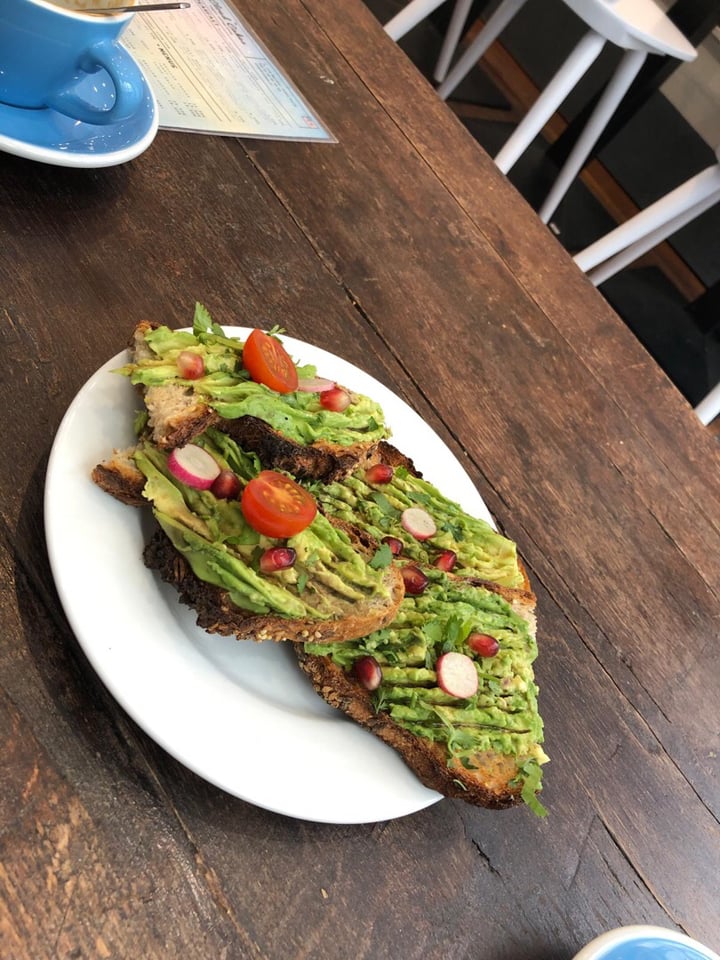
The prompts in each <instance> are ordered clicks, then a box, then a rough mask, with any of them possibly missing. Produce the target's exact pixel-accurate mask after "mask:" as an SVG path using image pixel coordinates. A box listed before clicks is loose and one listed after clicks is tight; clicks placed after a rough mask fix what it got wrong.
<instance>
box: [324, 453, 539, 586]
mask: <svg viewBox="0 0 720 960" xmlns="http://www.w3.org/2000/svg"><path fill="white" fill-rule="evenodd" d="M311 489H312V490H313V492H314V493H315V495H316V496H317V498H318V501H319V502H320V504H321V505H322V508H323V510H324V511H325V512H326V513H327V514H328V515H329V516H331V517H338V518H340V519H344V520H348V521H350V522H352V523H355V524H356V525H357V526H360V527H362V528H363V529H364V530H366V531H367V532H368V533H369V534H370V535H371V536H372V537H374V538H375V539H376V540H378V541H380V540H382V539H383V537H387V536H392V537H396V538H397V539H399V540H401V541H402V543H403V557H406V558H408V559H410V560H414V561H416V562H417V563H420V564H423V565H424V566H429V565H432V564H433V562H434V560H435V558H436V557H437V556H438V554H439V553H441V552H442V551H444V550H452V551H453V552H454V553H455V554H456V555H457V563H456V566H455V567H454V568H453V573H454V574H457V575H458V576H461V577H475V578H479V579H482V580H490V581H491V582H493V583H499V584H502V585H503V586H506V587H520V586H522V585H523V583H524V582H525V578H524V576H523V573H522V571H521V569H520V566H519V563H518V556H517V547H516V546H515V544H514V543H513V542H512V540H508V539H507V537H504V536H502V534H500V533H498V532H497V531H496V530H494V529H493V528H492V527H491V526H490V524H489V523H486V522H485V521H484V520H481V519H479V518H476V517H472V516H470V514H468V513H467V512H466V511H465V510H463V509H462V507H461V506H460V505H459V504H457V503H454V502H453V501H452V500H449V499H448V498H447V497H445V496H443V494H441V493H440V491H439V490H438V489H437V488H436V487H434V486H433V485H432V484H431V483H429V482H428V481H427V480H423V479H422V478H421V477H416V476H415V475H414V474H412V473H410V471H408V470H407V469H406V468H405V467H402V466H400V467H396V468H395V470H394V471H393V476H392V479H391V480H390V481H389V482H388V483H384V484H382V485H379V484H375V485H373V484H370V483H368V482H367V481H366V480H365V475H364V471H363V470H356V471H355V472H354V473H353V474H352V475H351V476H349V477H346V478H345V479H344V480H338V481H335V482H334V483H331V484H319V483H316V484H313V485H312V486H311ZM408 507H422V508H423V509H424V510H426V511H427V512H428V513H429V514H430V516H431V517H432V518H433V520H434V521H435V524H436V526H437V533H436V534H434V535H433V536H432V537H431V538H430V539H429V540H425V541H422V542H421V541H420V540H417V539H415V538H414V537H413V536H412V535H411V534H410V533H408V532H407V531H406V530H405V529H404V527H403V526H402V524H401V522H400V517H401V515H402V512H403V510H405V509H407V508H408Z"/></svg>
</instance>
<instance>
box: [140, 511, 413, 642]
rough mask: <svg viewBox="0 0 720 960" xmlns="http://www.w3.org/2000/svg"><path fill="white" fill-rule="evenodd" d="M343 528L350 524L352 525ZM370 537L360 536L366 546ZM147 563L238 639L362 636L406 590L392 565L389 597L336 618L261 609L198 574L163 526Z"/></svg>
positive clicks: (386, 617) (379, 624) (390, 613)
mask: <svg viewBox="0 0 720 960" xmlns="http://www.w3.org/2000/svg"><path fill="white" fill-rule="evenodd" d="M343 529H345V530H348V527H347V525H343ZM365 545H366V544H365V542H364V541H363V542H359V543H358V546H359V547H360V548H361V549H362V548H364V547H365ZM143 559H144V561H145V565H146V566H147V567H149V568H150V569H152V570H156V571H157V572H158V573H159V575H160V577H161V579H162V580H164V581H165V582H166V583H169V584H170V585H171V586H173V587H175V589H176V590H177V591H178V593H179V595H180V601H181V602H182V603H184V604H186V605H187V606H189V607H191V608H192V609H193V610H194V611H195V613H196V615H197V624H198V626H200V627H202V628H203V629H204V630H207V632H208V633H217V634H221V635H222V636H235V637H236V638H237V639H238V640H276V641H282V640H295V641H305V640H313V641H315V642H318V643H323V642H324V643H340V642H342V641H343V640H356V639H358V638H359V637H363V636H365V635H366V634H368V633H372V632H373V630H380V629H382V628H383V627H385V626H387V624H388V623H390V622H391V621H392V620H393V618H394V617H395V614H396V613H397V610H398V607H399V606H400V603H401V602H402V599H403V597H404V594H405V588H404V583H403V579H402V576H401V574H400V572H399V571H398V570H397V569H396V568H395V567H393V566H390V567H388V568H387V573H386V577H387V583H388V587H389V589H390V596H389V598H384V597H378V598H373V599H369V600H368V601H367V602H366V603H358V604H357V605H356V610H355V611H354V612H353V613H352V614H350V615H346V616H343V617H341V618H338V619H336V620H310V619H303V620H297V619H289V618H286V617H280V616H271V615H265V614H256V613H251V612H248V611H245V610H243V609H242V608H241V607H238V606H236V605H235V604H234V603H233V602H232V600H231V599H230V595H229V594H228V592H227V591H226V590H223V589H222V588H220V587H216V586H213V585H212V584H208V583H205V582H203V581H202V580H200V579H199V578H198V577H196V576H195V574H194V573H193V571H192V569H191V568H190V565H189V563H188V562H187V560H186V559H185V558H184V557H183V556H182V554H180V553H178V552H177V551H176V549H175V547H174V546H173V545H172V543H171V542H170V540H169V539H168V538H167V536H166V535H165V534H164V533H163V532H162V530H157V531H156V532H155V533H154V534H153V536H152V538H151V539H150V542H149V543H148V545H147V546H146V547H145V551H144V553H143Z"/></svg>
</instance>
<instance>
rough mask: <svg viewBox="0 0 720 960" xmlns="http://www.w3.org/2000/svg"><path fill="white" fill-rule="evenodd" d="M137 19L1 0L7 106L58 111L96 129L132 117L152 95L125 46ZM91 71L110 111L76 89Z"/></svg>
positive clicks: (1, 99)
mask: <svg viewBox="0 0 720 960" xmlns="http://www.w3.org/2000/svg"><path fill="white" fill-rule="evenodd" d="M70 2H72V3H76V2H88V0H70ZM91 2H93V3H95V2H99V0H91ZM63 3H65V0H63ZM116 5H117V4H116ZM132 17H133V14H132V13H124V14H108V15H105V14H103V15H102V16H98V15H96V14H92V13H86V12H83V11H80V10H74V9H73V10H71V9H69V7H67V6H64V5H63V6H59V5H58V4H56V3H55V2H52V3H51V2H48V0H2V2H0V103H4V104H8V105H10V106H13V107H25V108H31V109H38V108H51V109H53V110H56V111H58V113H62V114H65V115H66V116H69V117H72V118H73V119H75V120H81V121H83V122H84V123H92V124H108V123H117V122H119V121H121V120H125V119H127V118H128V117H131V116H132V115H133V114H134V113H135V112H136V111H137V110H138V109H139V107H140V105H141V103H142V101H143V98H144V97H145V95H146V90H147V87H146V83H145V79H144V77H143V75H142V71H141V70H140V67H139V66H138V64H137V63H136V62H135V60H134V59H133V57H132V56H131V55H130V53H129V52H128V51H127V50H126V49H125V48H124V47H123V46H122V45H121V44H120V43H119V42H118V38H119V37H120V35H121V34H122V32H123V31H124V29H125V28H126V27H127V25H128V24H129V23H130V21H131V19H132ZM101 71H104V72H105V76H103V74H102V73H101ZM88 74H96V75H97V81H96V83H95V84H94V86H96V87H98V89H100V88H102V89H101V90H100V92H101V93H103V94H104V95H105V96H106V99H107V102H108V103H110V104H111V105H110V106H109V107H107V108H103V107H98V106H97V104H95V103H91V102H89V101H88V100H86V99H85V98H83V97H82V96H81V95H80V94H79V93H78V92H77V90H76V88H77V87H78V85H79V84H80V82H81V81H82V80H83V79H84V78H86V77H87V75H88Z"/></svg>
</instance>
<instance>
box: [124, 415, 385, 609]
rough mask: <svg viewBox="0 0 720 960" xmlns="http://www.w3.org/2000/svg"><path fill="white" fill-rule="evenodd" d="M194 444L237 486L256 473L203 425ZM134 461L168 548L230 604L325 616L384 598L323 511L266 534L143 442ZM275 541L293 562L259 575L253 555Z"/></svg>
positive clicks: (236, 506) (233, 503)
mask: <svg viewBox="0 0 720 960" xmlns="http://www.w3.org/2000/svg"><path fill="white" fill-rule="evenodd" d="M196 442H198V443H199V444H200V445H202V446H203V447H204V448H205V449H206V450H208V452H210V453H211V454H212V456H213V457H214V458H215V459H216V460H217V462H218V464H219V465H220V466H221V468H227V469H231V470H234V472H235V473H236V475H237V476H238V478H239V480H240V483H241V485H243V486H244V485H245V484H247V483H248V482H249V480H251V479H252V478H253V477H254V476H255V475H256V474H257V473H258V472H259V464H258V461H257V458H256V457H255V456H254V455H253V454H247V453H245V452H244V451H243V450H241V449H240V448H239V447H238V445H237V444H236V443H235V442H234V441H233V440H232V439H231V438H230V437H228V436H226V435H225V434H223V433H221V432H219V431H215V430H208V431H207V432H206V433H204V434H203V435H202V436H201V437H199V438H198V440H197V441H196ZM135 462H136V464H137V466H138V467H139V469H140V470H141V471H142V473H143V474H144V476H145V478H146V483H145V488H144V491H143V495H144V496H145V497H146V499H148V500H149V501H150V502H151V503H152V506H153V512H154V514H155V517H156V519H157V520H158V522H159V524H160V525H161V527H162V528H163V530H164V531H165V533H166V534H167V536H168V537H169V538H170V540H171V541H172V543H173V545H174V546H175V548H176V549H177V550H178V551H179V552H180V553H182V554H183V556H184V557H185V558H186V559H187V561H188V563H189V565H190V567H191V569H192V570H193V573H194V574H195V575H196V576H197V577H198V578H199V579H201V580H203V581H204V582H206V583H210V584H213V585H214V586H217V587H221V588H222V589H224V590H227V591H228V592H229V593H230V596H231V599H232V601H233V603H235V604H236V606H238V607H241V608H243V609H246V610H250V611H252V612H256V613H272V614H275V615H277V616H282V617H291V618H300V619H304V618H311V619H318V620H329V619H332V618H336V617H342V616H343V615H345V614H346V613H348V612H352V610H353V609H354V607H355V605H356V604H357V603H358V602H361V601H363V600H366V599H368V598H371V597H375V596H378V597H388V596H389V588H388V586H387V583H386V581H385V578H384V576H383V571H382V570H375V569H373V568H372V567H371V566H370V564H369V563H368V562H367V560H368V558H367V557H366V556H364V555H363V554H361V553H360V552H358V551H357V550H356V549H355V548H354V547H353V545H352V543H351V542H350V539H349V537H348V536H347V534H346V533H345V532H344V531H343V530H338V529H336V528H335V527H334V526H333V525H332V524H331V523H330V521H329V520H328V519H327V517H325V516H324V515H323V514H321V513H318V514H317V516H316V517H315V519H314V520H313V521H312V523H311V524H310V526H308V527H307V528H306V529H305V530H303V531H302V532H301V533H298V534H296V535H295V536H293V537H290V538H289V539H288V540H276V539H272V538H269V537H265V536H263V535H261V534H260V533H258V532H257V531H256V530H254V529H253V528H252V527H251V526H250V525H249V524H248V523H247V521H246V520H245V517H244V515H243V512H242V508H241V505H240V501H239V500H221V499H218V498H217V497H215V496H214V495H213V494H212V493H211V492H210V491H209V490H196V489H194V488H192V487H189V486H187V485H186V484H184V483H182V482H181V481H180V480H178V479H177V478H176V477H175V476H174V475H173V474H172V472H171V471H170V469H169V468H168V455H167V453H166V452H165V451H164V450H160V449H158V448H157V447H155V446H154V445H153V444H151V443H150V442H147V441H146V442H144V443H141V444H140V445H139V446H138V448H137V450H136V453H135ZM279 545H282V546H288V547H292V548H293V549H294V550H295V552H296V562H295V564H294V566H292V567H290V568H288V569H285V570H278V571H277V572H275V573H272V574H262V573H261V572H260V570H259V565H258V561H259V557H260V555H261V554H262V553H263V552H264V551H265V550H267V549H269V548H270V547H273V546H279Z"/></svg>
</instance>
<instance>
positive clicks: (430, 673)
mask: <svg viewBox="0 0 720 960" xmlns="http://www.w3.org/2000/svg"><path fill="white" fill-rule="evenodd" d="M473 611H475V613H473ZM473 616H477V622H478V627H479V629H480V630H483V631H487V632H488V633H490V634H493V635H495V636H497V638H498V639H499V640H500V643H501V649H500V652H499V653H498V655H497V656H496V657H493V658H479V659H478V658H477V657H475V659H476V663H477V667H478V673H479V677H480V680H479V689H478V693H477V695H476V696H475V697H474V698H470V699H468V700H457V699H455V698H453V697H450V696H449V695H447V694H446V693H444V692H443V691H442V690H441V689H440V687H439V686H438V684H437V678H436V674H435V671H434V664H435V662H436V660H437V656H438V654H439V653H440V652H441V651H442V652H446V651H447V646H448V644H450V645H451V646H453V649H455V650H457V651H458V652H465V653H466V654H468V653H470V655H471V656H472V654H471V652H470V651H469V648H468V647H467V645H466V644H465V643H464V640H463V639H462V637H461V634H462V631H463V629H464V630H468V629H470V628H469V626H468V624H467V621H468V618H469V619H470V621H471V622H472V618H473ZM460 624H463V626H462V627H461V626H460ZM458 630H459V631H460V634H459V633H458ZM295 650H296V655H297V658H298V661H299V663H300V666H301V667H302V669H303V670H304V671H305V673H306V674H307V675H308V676H309V678H310V680H311V682H312V684H313V686H314V688H315V689H316V691H317V692H318V693H319V694H320V696H321V697H322V698H323V699H324V700H325V701H326V702H327V703H329V704H330V705H331V706H333V707H336V708H337V709H339V710H342V711H343V712H344V713H346V714H347V715H348V716H349V717H351V718H352V719H353V720H355V721H356V722H358V723H360V724H361V725H362V726H364V727H366V728H367V729H368V730H370V731H371V732H372V733H374V734H375V735H376V736H378V737H380V738H381V739H382V740H384V741H385V742H386V743H388V744H389V745H390V746H391V747H393V748H394V749H395V750H397V751H398V753H399V754H400V755H401V756H402V758H403V760H404V761H405V763H406V764H407V765H408V766H409V767H410V768H411V769H412V770H413V771H414V772H415V773H416V775H417V776H418V778H419V779H420V780H421V782H422V783H423V784H425V785H426V786H427V787H429V788H431V789H433V790H437V791H438V792H439V793H441V794H443V795H444V796H448V797H455V798H458V799H462V800H465V801H467V802H469V803H473V804H476V805H479V806H483V807H490V808H495V809H502V808H505V807H511V806H513V805H515V804H518V803H521V802H523V801H525V802H526V803H529V804H530V805H531V806H533V807H534V808H535V809H536V812H540V813H542V812H543V811H542V808H541V806H540V804H539V801H538V800H537V798H536V796H535V794H536V793H537V791H538V789H539V788H540V764H541V763H543V762H545V760H546V759H547V758H546V756H545V754H544V753H543V751H542V748H541V743H542V722H541V720H540V717H539V714H538V712H537V700H536V693H537V687H536V686H535V683H534V679H533V673H532V667H531V664H532V661H533V659H534V657H535V654H536V644H535V615H534V598H533V596H532V595H531V594H528V593H526V592H524V591H521V590H509V589H507V588H503V587H499V586H498V585H497V584H480V583H479V582H476V583H468V582H464V583H463V582H456V581H454V578H449V577H447V576H446V575H442V574H437V575H434V580H433V582H432V583H431V584H430V586H429V588H428V591H427V593H426V595H423V598H413V597H406V598H405V600H404V601H403V604H402V605H401V608H400V611H399V614H398V617H397V618H396V620H395V621H394V622H393V623H391V624H390V625H389V627H388V628H387V629H386V630H384V631H383V632H382V634H375V635H374V636H371V637H367V638H364V639H363V640H361V641H358V642H354V643H351V644H349V645H346V646H344V647H343V649H342V652H341V651H340V650H339V649H338V647H337V646H334V647H333V646H329V645H323V644H317V643H312V642H310V643H305V644H303V645H298V646H296V648H295ZM361 656H373V657H375V659H376V660H377V661H378V663H379V664H380V666H381V668H382V672H383V680H382V682H381V684H380V687H379V688H378V689H377V690H376V691H374V692H373V693H370V692H369V691H368V690H367V689H366V688H365V687H364V686H363V685H362V684H361V683H360V682H359V680H357V679H356V678H355V676H354V673H353V669H352V664H353V662H354V660H355V659H357V658H360V657H361Z"/></svg>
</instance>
